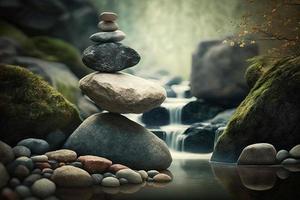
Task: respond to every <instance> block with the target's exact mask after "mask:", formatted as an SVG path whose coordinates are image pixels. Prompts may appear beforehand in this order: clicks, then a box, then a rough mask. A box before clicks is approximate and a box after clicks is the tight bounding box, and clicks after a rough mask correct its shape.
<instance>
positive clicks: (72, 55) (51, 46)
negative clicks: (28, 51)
mask: <svg viewBox="0 0 300 200" xmlns="http://www.w3.org/2000/svg"><path fill="white" fill-rule="evenodd" d="M31 41H32V42H33V44H34V45H35V47H36V48H37V49H38V50H39V51H41V52H43V53H44V54H46V55H48V56H50V57H51V59H48V60H49V61H55V62H61V63H64V64H66V65H68V66H69V68H70V70H71V71H72V72H73V73H74V74H75V75H76V76H77V77H79V78H81V77H83V76H85V75H87V74H88V73H90V72H91V71H92V70H90V69H89V68H87V67H85V66H84V65H83V63H82V61H81V56H80V53H79V50H78V49H76V48H75V47H74V46H72V45H71V44H69V43H67V42H65V41H63V40H61V39H55V38H50V37H42V36H40V37H33V38H32V39H31Z"/></svg>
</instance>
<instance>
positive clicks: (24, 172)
mask: <svg viewBox="0 0 300 200" xmlns="http://www.w3.org/2000/svg"><path fill="white" fill-rule="evenodd" d="M29 174H30V171H29V169H28V168H27V167H26V166H24V165H18V166H17V167H16V168H15V170H14V176H15V177H17V178H19V179H21V180H23V179H24V178H26V177H27V176H28V175H29Z"/></svg>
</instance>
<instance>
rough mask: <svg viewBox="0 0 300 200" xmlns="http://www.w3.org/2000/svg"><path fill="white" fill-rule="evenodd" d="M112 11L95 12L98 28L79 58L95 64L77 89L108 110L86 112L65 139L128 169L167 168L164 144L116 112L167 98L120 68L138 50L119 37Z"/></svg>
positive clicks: (157, 88)
mask: <svg viewBox="0 0 300 200" xmlns="http://www.w3.org/2000/svg"><path fill="white" fill-rule="evenodd" d="M116 19H117V15H116V14H115V13H111V12H104V13H102V14H101V15H100V22H99V24H98V27H99V28H100V32H98V33H95V34H93V35H92V36H91V37H90V39H91V40H92V41H93V42H95V44H94V45H92V46H89V47H88V48H87V49H85V50H84V52H83V57H82V60H83V62H84V64H85V65H86V66H87V67H89V68H91V69H94V70H96V71H97V72H94V73H92V74H89V75H87V76H85V77H83V78H82V79H81V80H80V82H79V85H80V89H81V90H82V91H83V93H85V94H86V95H87V96H88V97H89V98H90V99H92V100H93V101H94V102H95V103H96V104H97V105H98V106H99V107H100V108H102V109H104V110H106V111H109V112H108V113H101V114H95V115H93V116H90V117H89V118H87V119H86V120H85V121H84V122H83V123H82V124H81V125H80V126H79V127H78V128H77V130H75V132H74V133H73V134H72V135H71V136H70V138H69V139H68V140H67V142H66V144H65V147H66V148H69V149H72V150H75V151H76V152H77V153H78V154H79V155H80V154H81V155H96V156H102V157H105V158H108V159H110V160H112V161H113V162H114V163H121V164H124V165H127V166H129V167H131V168H133V169H166V168H168V167H169V165H170V164H171V162H172V158H171V155H170V152H169V150H168V147H167V146H166V144H165V143H164V142H163V141H161V140H160V139H159V138H158V137H156V136H155V135H154V134H152V133H151V132H150V131H148V130H147V129H145V128H144V127H142V126H141V125H139V124H137V123H135V122H133V121H131V120H129V119H127V118H126V117H125V116H122V115H120V114H122V113H123V114H125V113H143V112H146V111H149V110H151V109H153V108H155V107H158V106H159V105H160V104H161V103H162V102H163V101H164V100H165V98H166V92H165V90H164V88H163V87H161V86H160V85H158V84H157V83H153V82H151V81H148V80H145V79H142V78H140V77H136V76H133V75H130V74H127V73H124V72H120V71H121V70H123V69H126V68H129V67H133V66H134V65H136V64H137V63H138V62H139V61H140V56H139V54H138V53H137V52H136V51H135V50H134V49H132V48H130V47H127V46H125V45H123V44H121V43H119V42H120V41H122V40H123V39H124V38H125V34H124V33H123V32H122V31H121V30H118V24H117V23H116V22H115V21H116Z"/></svg>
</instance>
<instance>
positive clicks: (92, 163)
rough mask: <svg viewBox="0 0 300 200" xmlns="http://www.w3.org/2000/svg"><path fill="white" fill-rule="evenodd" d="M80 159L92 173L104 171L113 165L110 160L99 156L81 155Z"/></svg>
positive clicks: (86, 169)
mask: <svg viewBox="0 0 300 200" xmlns="http://www.w3.org/2000/svg"><path fill="white" fill-rule="evenodd" d="M78 160H79V161H80V162H82V164H83V168H84V170H85V171H87V172H89V173H90V174H94V173H102V172H104V171H106V170H107V169H108V168H109V167H110V166H111V165H112V162H111V161H110V160H108V159H106V158H102V157H99V156H90V155H86V156H80V157H79V158H78Z"/></svg>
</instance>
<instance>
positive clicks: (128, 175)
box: [116, 169, 143, 184]
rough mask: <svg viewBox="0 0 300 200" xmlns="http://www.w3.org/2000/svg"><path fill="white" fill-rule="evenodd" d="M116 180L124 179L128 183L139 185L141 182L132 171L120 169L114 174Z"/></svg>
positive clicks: (138, 176) (137, 175) (139, 177)
mask: <svg viewBox="0 0 300 200" xmlns="http://www.w3.org/2000/svg"><path fill="white" fill-rule="evenodd" d="M116 176H117V178H125V179H127V180H128V182H129V183H133V184H140V183H142V182H143V179H142V177H141V175H140V174H139V173H137V172H135V171H133V170H132V169H121V170H120V171H118V172H117V173H116Z"/></svg>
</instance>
